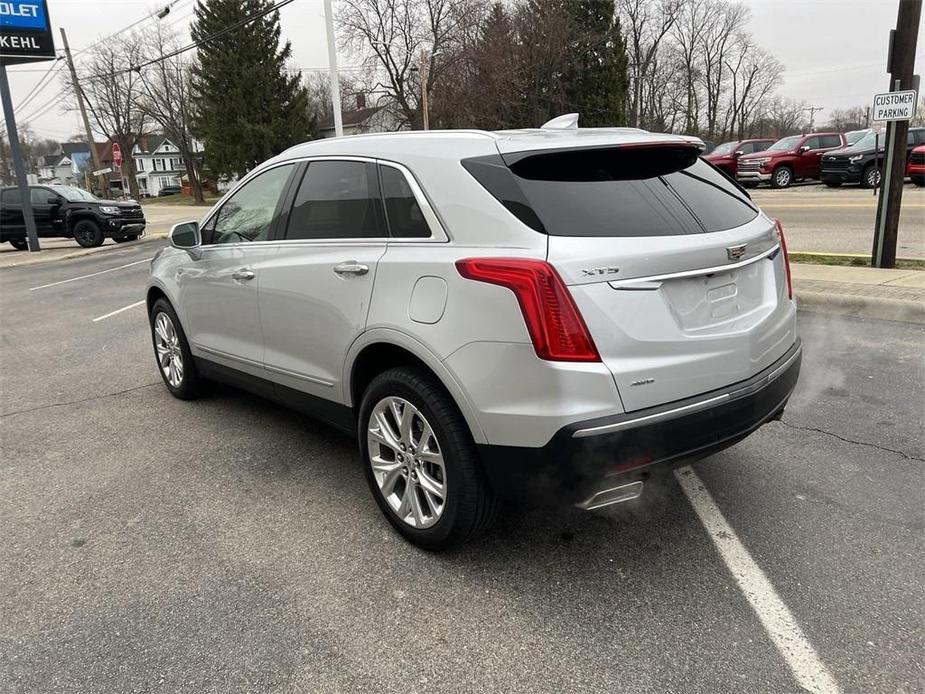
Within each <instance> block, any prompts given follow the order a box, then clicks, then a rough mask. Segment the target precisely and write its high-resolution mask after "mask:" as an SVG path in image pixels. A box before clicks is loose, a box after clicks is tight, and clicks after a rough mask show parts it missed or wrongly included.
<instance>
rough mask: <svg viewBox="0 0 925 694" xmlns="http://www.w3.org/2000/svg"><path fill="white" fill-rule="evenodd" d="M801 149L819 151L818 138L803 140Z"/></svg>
mask: <svg viewBox="0 0 925 694" xmlns="http://www.w3.org/2000/svg"><path fill="white" fill-rule="evenodd" d="M801 146H802V147H809V148H810V149H819V138H818V137H809V138H806V140H804V142H803V144H802V145H801Z"/></svg>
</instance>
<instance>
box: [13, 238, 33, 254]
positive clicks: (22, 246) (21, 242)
mask: <svg viewBox="0 0 925 694" xmlns="http://www.w3.org/2000/svg"><path fill="white" fill-rule="evenodd" d="M10 245H11V246H12V247H13V248H15V249H16V250H17V251H25V250H28V248H29V243H28V242H27V241H26V240H25V239H10Z"/></svg>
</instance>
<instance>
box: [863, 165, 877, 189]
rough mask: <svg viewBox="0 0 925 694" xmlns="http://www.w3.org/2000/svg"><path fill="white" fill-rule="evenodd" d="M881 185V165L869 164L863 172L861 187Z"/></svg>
mask: <svg viewBox="0 0 925 694" xmlns="http://www.w3.org/2000/svg"><path fill="white" fill-rule="evenodd" d="M879 185H880V167H879V166H877V165H876V164H868V165H867V168H865V169H864V173H862V174H861V187H862V188H874V187H876V186H879Z"/></svg>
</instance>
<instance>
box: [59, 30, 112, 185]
mask: <svg viewBox="0 0 925 694" xmlns="http://www.w3.org/2000/svg"><path fill="white" fill-rule="evenodd" d="M61 43H62V44H63V45H64V57H65V58H67V66H68V68H69V69H70V71H71V83H72V84H73V85H74V93H75V94H76V95H77V106H78V107H79V108H80V117H81V119H82V120H83V124H84V131H85V132H86V133H87V147H89V148H90V157H92V161H93V170H94V171H99V170H100V169H102V168H103V167H102V166H100V157H99V154H97V152H96V145H95V144H94V143H93V131H91V130H90V120H89V119H88V118H87V109H86V107H84V99H83V90H81V88H80V82H79V81H78V80H77V70H76V69H74V60H73V58H71V47H70V46H69V45H68V43H67V33H66V32H65V31H64V27H61ZM96 184H97V186H99V189H100V190H106V189H107V188H108V187H109V186H108V185H106V178H105V176H104V175H103V174H100V175H99V177H98V178H97V180H96Z"/></svg>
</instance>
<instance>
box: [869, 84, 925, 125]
mask: <svg viewBox="0 0 925 694" xmlns="http://www.w3.org/2000/svg"><path fill="white" fill-rule="evenodd" d="M917 98H918V94H917V93H916V91H915V90H914V89H909V90H908V91H904V92H886V93H885V94H876V95H875V96H874V113H873V115H872V116H871V117H872V118H873V119H874V120H912V119H913V118H914V117H915V102H916V99H917Z"/></svg>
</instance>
